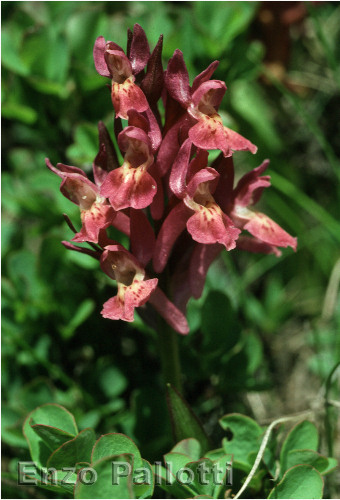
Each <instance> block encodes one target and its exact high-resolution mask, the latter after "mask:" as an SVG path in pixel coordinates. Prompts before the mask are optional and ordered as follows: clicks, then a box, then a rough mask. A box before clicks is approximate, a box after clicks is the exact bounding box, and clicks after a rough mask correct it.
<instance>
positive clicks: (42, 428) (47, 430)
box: [30, 420, 74, 451]
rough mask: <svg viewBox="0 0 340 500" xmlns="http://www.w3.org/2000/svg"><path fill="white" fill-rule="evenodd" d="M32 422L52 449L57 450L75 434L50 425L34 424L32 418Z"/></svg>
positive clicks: (34, 428) (35, 430)
mask: <svg viewBox="0 0 340 500" xmlns="http://www.w3.org/2000/svg"><path fill="white" fill-rule="evenodd" d="M30 424H31V428H32V429H33V430H34V432H36V433H37V434H38V436H39V437H40V438H41V439H42V440H43V441H44V443H45V444H46V446H48V448H49V449H50V450H51V451H54V450H56V449H57V448H59V446H61V445H62V444H64V443H66V442H67V441H69V440H70V439H73V438H74V434H70V433H68V432H64V431H62V430H61V429H57V428H56V427H51V426H50V425H41V424H33V423H32V420H31V422H30Z"/></svg>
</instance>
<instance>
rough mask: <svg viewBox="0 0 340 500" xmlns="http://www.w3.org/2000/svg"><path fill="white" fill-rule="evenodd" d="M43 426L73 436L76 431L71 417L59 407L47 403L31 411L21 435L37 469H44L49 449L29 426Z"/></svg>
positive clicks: (49, 452) (49, 453)
mask: <svg viewBox="0 0 340 500" xmlns="http://www.w3.org/2000/svg"><path fill="white" fill-rule="evenodd" d="M32 423H33V424H34V423H35V424H38V425H45V426H50V427H55V428H57V429H60V431H61V432H63V431H64V433H69V434H70V435H72V436H75V435H76V434H77V433H78V429H77V426H76V423H75V420H74V417H73V415H72V414H71V413H70V412H69V411H67V410H66V409H65V408H63V407H62V406H60V405H57V404H52V403H48V404H46V405H42V406H39V407H38V408H36V409H35V410H33V411H32V412H31V413H30V414H29V415H28V416H27V418H26V420H25V422H24V426H23V433H24V436H25V437H26V439H27V442H28V446H29V449H30V453H31V457H32V460H33V461H34V462H35V463H36V464H37V466H38V467H45V466H46V463H47V460H48V458H49V456H50V455H51V449H50V448H49V447H48V446H47V445H46V444H45V442H44V440H43V439H42V438H41V437H40V436H39V435H38V434H37V433H36V432H35V431H34V429H32V427H31V424H32Z"/></svg>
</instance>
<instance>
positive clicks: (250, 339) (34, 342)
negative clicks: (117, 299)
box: [1, 1, 340, 498]
mask: <svg viewBox="0 0 340 500" xmlns="http://www.w3.org/2000/svg"><path fill="white" fill-rule="evenodd" d="M264 8H265V7H264V6H263V5H262V4H260V3H258V2H138V1H137V2H102V1H98V2H91V1H90V2H82V1H79V2H58V1H57V2H30V1H25V2H9V1H7V2H6V1H5V2H2V54H1V57H2V76H3V80H2V119H3V122H2V130H3V141H2V144H3V151H2V153H3V156H2V158H3V174H2V200H3V219H2V245H3V246H2V256H3V274H4V277H3V280H2V284H3V291H2V298H3V301H2V302H3V308H4V311H5V314H4V315H3V359H4V370H3V399H4V402H5V404H4V408H3V412H4V418H3V426H4V433H3V439H4V442H5V456H6V457H8V461H9V466H8V467H9V470H12V471H13V470H15V464H16V460H17V459H18V458H22V459H23V458H27V457H28V450H27V444H26V442H25V440H24V439H23V436H22V434H21V425H22V422H23V418H24V416H25V415H26V414H27V413H28V412H29V411H31V410H33V408H35V407H36V406H38V405H39V404H43V403H47V402H55V403H60V404H63V405H65V406H66V407H67V408H69V409H70V410H71V411H72V412H73V413H74V414H75V416H76V419H77V421H78V422H79V427H80V429H83V428H85V427H87V426H92V427H94V428H95V429H96V431H97V432H98V433H102V432H112V431H118V432H124V433H126V434H127V435H129V436H131V437H132V438H133V439H135V441H136V443H137V444H138V446H139V447H140V449H141V450H142V453H143V456H145V457H146V458H147V459H149V460H152V459H154V458H156V457H157V456H158V457H159V456H160V453H161V451H162V450H166V449H169V445H170V433H169V426H168V424H167V423H166V422H167V420H166V408H165V403H164V401H163V393H162V389H161V383H160V378H159V359H158V354H157V343H156V339H155V334H154V332H152V331H151V330H149V329H147V328H146V327H145V326H144V325H143V322H142V321H141V320H140V318H136V321H135V323H134V324H133V325H127V324H123V323H122V322H110V321H108V320H103V319H102V318H101V316H100V310H101V306H102V304H103V302H104V301H105V300H107V299H108V298H109V297H110V296H111V295H110V293H111V292H110V283H109V280H107V279H106V277H105V276H103V274H102V273H101V272H100V270H99V269H98V265H97V263H96V262H94V261H92V260H91V259H90V258H88V257H86V256H84V255H78V254H75V253H72V252H68V251H66V250H65V249H64V247H63V246H62V245H61V244H60V241H61V240H65V239H66V240H67V239H70V238H71V232H70V230H69V229H68V227H67V226H66V224H65V223H64V221H63V218H62V213H67V214H68V215H69V217H70V218H71V219H72V220H73V221H74V224H75V225H76V227H77V226H78V227H79V222H78V221H79V213H78V208H77V207H75V206H73V205H72V204H71V203H69V202H68V200H66V199H65V198H64V197H63V196H61V195H60V193H59V189H58V187H59V180H58V179H57V178H55V176H53V175H51V174H50V172H48V171H47V170H46V168H45V166H44V158H45V157H49V158H50V159H51V161H52V162H53V163H54V162H57V161H60V162H65V163H68V164H73V165H77V166H78V167H81V168H84V169H85V171H89V169H90V167H91V164H92V160H93V158H94V156H95V154H96V152H97V122H98V121H99V120H103V121H104V122H105V123H106V125H107V126H108V128H109V130H110V129H112V124H113V111H112V105H111V101H110V95H109V91H108V89H107V88H106V87H105V81H104V79H103V78H102V77H100V76H99V75H98V74H97V73H96V71H95V69H94V65H93V61H92V48H93V44H94V41H95V39H96V37H97V36H99V35H103V36H104V37H105V38H106V39H109V40H114V41H115V42H116V43H118V44H120V45H122V46H123V47H125V43H126V30H127V28H128V27H130V28H132V27H133V25H134V23H135V22H138V23H139V24H141V25H142V26H143V28H144V29H145V31H146V33H147V36H148V38H149V41H150V43H151V45H154V44H155V43H156V41H157V39H158V36H159V34H160V33H163V34H164V39H165V42H164V61H165V62H166V61H167V59H168V58H169V57H170V56H171V55H172V53H173V51H174V50H175V49H176V48H180V49H181V50H182V51H183V53H184V57H185V60H186V62H187V65H188V69H189V72H190V75H191V78H193V77H194V76H195V75H196V74H198V73H199V72H201V71H202V70H203V69H204V68H205V67H207V66H208V64H209V63H210V62H211V61H212V60H213V59H219V60H220V61H221V63H220V66H219V68H218V70H217V71H216V73H215V76H214V77H215V78H217V79H221V80H225V81H226V83H227V86H228V92H227V94H226V97H225V99H224V101H223V103H222V109H221V112H222V115H223V119H224V121H225V123H226V124H229V125H231V126H232V127H233V128H234V129H235V130H238V131H239V132H240V133H242V134H243V135H245V136H246V137H247V138H249V139H250V140H251V141H252V142H254V143H256V144H257V145H258V147H259V151H258V154H257V155H256V156H255V157H250V155H248V154H244V153H239V154H236V155H235V163H236V167H237V168H238V169H239V171H240V172H244V171H247V170H249V169H251V168H253V167H255V166H257V165H259V164H260V163H261V161H262V160H263V159H264V158H267V157H269V158H270V159H271V164H270V168H269V170H270V171H269V173H270V175H271V177H272V184H273V187H272V188H271V189H269V190H267V192H266V193H265V196H264V198H263V202H262V205H263V206H264V207H265V211H266V213H268V214H269V215H271V216H272V217H273V218H274V219H275V220H276V221H277V222H278V223H279V224H281V225H282V226H283V227H284V228H285V229H287V231H289V232H290V233H291V234H293V235H297V237H298V242H299V244H298V251H297V253H296V254H293V253H292V252H291V251H289V250H287V251H284V252H283V255H282V257H281V258H280V259H277V258H276V257H275V256H272V255H270V256H260V255H251V254H246V253H242V252H239V251H234V252H230V253H224V254H223V256H222V257H221V258H220V259H219V260H218V261H216V262H215V263H214V265H213V266H212V268H211V270H210V272H209V275H208V279H207V286H206V288H205V291H204V294H203V296H202V298H201V299H199V300H198V301H192V302H191V303H190V304H189V309H188V317H189V322H190V326H191V333H190V335H189V336H188V337H187V338H185V339H182V338H181V339H180V344H181V346H180V349H181V357H182V361H183V371H184V377H185V382H186V388H187V399H188V400H189V402H190V403H191V404H192V405H193V406H194V408H195V409H196V411H197V412H198V414H200V415H201V416H202V418H203V420H205V421H206V422H207V427H208V428H210V431H211V432H213V431H214V430H215V427H214V426H216V423H217V419H218V417H219V416H221V415H222V414H223V413H225V412H227V411H243V412H247V411H251V409H249V408H247V403H246V400H245V399H244V398H243V394H244V393H245V392H247V391H261V390H263V389H267V390H269V389H273V388H274V389H277V388H278V384H281V386H284V385H285V381H284V380H282V379H280V382H278V375H279V374H278V372H277V371H276V367H275V362H276V361H277V359H278V358H279V355H278V354H277V353H276V352H275V349H274V348H273V345H275V346H276V347H278V349H280V348H281V349H285V347H286V343H285V339H287V338H291V336H292V335H294V332H295V333H296V336H297V339H298V340H297V346H298V347H294V348H292V353H291V356H292V357H293V358H294V357H298V356H299V352H300V351H299V349H302V350H303V352H306V353H307V357H308V360H307V364H306V366H305V370H306V371H307V376H313V377H315V378H316V380H317V381H318V382H317V383H318V384H319V385H321V384H322V382H323V381H324V380H325V378H326V377H327V375H328V374H329V372H330V370H331V368H332V367H333V366H334V365H335V364H336V362H337V361H338V360H339V359H340V341H339V335H338V333H337V332H338V329H339V326H340V315H339V309H340V308H339V298H338V297H339V296H338V286H339V271H337V269H338V268H337V267H336V262H337V260H338V259H339V242H340V221H339V183H338V181H339V178H340V162H339V159H338V158H339V154H340V150H339V144H340V143H339V140H338V137H339V132H340V130H339V120H338V113H337V110H338V109H339V103H340V93H339V88H340V87H339V81H340V73H339V68H340V43H339V42H340V40H339V38H340V6H339V4H338V2H334V3H333V2H325V3H322V4H321V3H320V4H317V5H309V4H304V9H305V12H304V15H303V16H302V18H301V19H300V20H299V21H298V22H296V23H293V24H291V25H290V26H287V27H286V29H287V32H288V34H289V47H288V51H289V57H288V60H287V61H286V62H285V63H284V64H283V63H282V68H281V73H280V74H279V73H275V72H273V71H272V67H271V66H270V65H269V64H268V60H267V55H268V46H267V45H266V41H265V37H264V36H262V35H263V32H264V30H265V25H264V24H263V23H262V24H261V12H263V9H264ZM261 30H262V31H261ZM282 71H283V72H284V75H283V76H282ZM275 75H276V76H275ZM280 75H281V76H280ZM278 76H279V77H278ZM338 267H339V266H338ZM332 273H333V274H332ZM331 276H333V278H332V279H331ZM326 292H327V293H326ZM280 338H282V339H283V340H282V342H281V343H280ZM273 342H274V344H273ZM287 349H288V347H287ZM286 377H287V379H288V377H289V372H287V373H286ZM312 397H313V394H312ZM245 405H246V406H245ZM274 414H275V411H274ZM208 430H209V429H208ZM6 460H7V458H6ZM12 487H13V486H9V487H8V488H9V491H10V492H11V491H12V490H11V489H10V488H12ZM14 491H15V493H13V492H12V493H9V494H12V495H13V494H14V495H16V496H17V495H21V494H22V493H20V492H18V491H17V490H15V489H14ZM26 494H27V493H26ZM26 498H27V497H26Z"/></svg>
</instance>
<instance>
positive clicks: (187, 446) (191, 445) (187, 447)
mask: <svg viewBox="0 0 340 500" xmlns="http://www.w3.org/2000/svg"><path fill="white" fill-rule="evenodd" d="M171 453H183V454H184V455H187V456H189V457H190V458H191V460H194V461H196V460H199V459H200V458H201V456H202V453H201V445H200V443H199V442H198V441H197V439H194V438H188V439H183V440H182V441H180V442H179V443H177V444H176V445H175V446H174V447H173V448H172V450H171Z"/></svg>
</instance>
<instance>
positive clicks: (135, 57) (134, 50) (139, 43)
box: [129, 24, 150, 74]
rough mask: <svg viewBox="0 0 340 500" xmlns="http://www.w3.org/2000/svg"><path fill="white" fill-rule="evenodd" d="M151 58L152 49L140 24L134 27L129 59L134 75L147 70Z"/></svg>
mask: <svg viewBox="0 0 340 500" xmlns="http://www.w3.org/2000/svg"><path fill="white" fill-rule="evenodd" d="M149 57H150V48H149V43H148V39H147V38H146V34H145V31H144V30H143V28H142V27H141V26H140V25H139V24H135V25H134V27H133V36H132V40H131V47H130V54H129V59H130V62H131V66H132V71H133V73H134V74H137V73H139V72H140V71H142V69H144V68H145V66H146V64H147V62H148V60H149Z"/></svg>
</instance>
